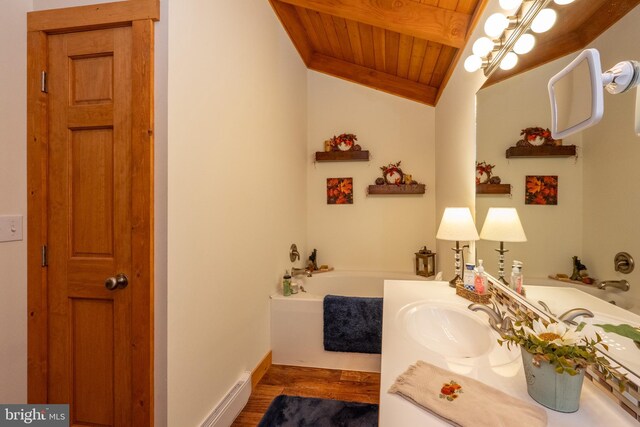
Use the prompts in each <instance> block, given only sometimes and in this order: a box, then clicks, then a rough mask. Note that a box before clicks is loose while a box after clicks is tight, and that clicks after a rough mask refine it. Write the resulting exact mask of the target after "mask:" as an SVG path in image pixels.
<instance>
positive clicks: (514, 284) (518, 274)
mask: <svg viewBox="0 0 640 427" xmlns="http://www.w3.org/2000/svg"><path fill="white" fill-rule="evenodd" d="M523 282H524V276H523V275H522V261H513V266H512V268H511V289H513V290H514V291H516V292H517V293H519V294H521V295H522V285H523Z"/></svg>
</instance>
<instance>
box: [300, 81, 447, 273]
mask: <svg viewBox="0 0 640 427" xmlns="http://www.w3.org/2000/svg"><path fill="white" fill-rule="evenodd" d="M434 118H435V109H434V108H433V107H428V106H425V105H423V104H419V103H416V102H413V101H408V100H405V99H402V98H399V97H396V96H392V95H388V94H386V93H383V92H379V91H376V90H373V89H369V88H366V87H364V86H360V85H354V84H352V83H349V82H345V81H343V80H340V79H336V78H334V77H329V76H326V75H324V74H320V73H316V72H313V71H310V72H309V79H308V124H309V127H308V132H307V134H308V140H307V158H306V162H305V163H306V165H307V169H308V172H307V188H306V200H307V212H308V226H307V228H308V245H309V250H312V249H313V248H316V249H318V261H319V262H320V263H321V264H328V265H331V266H334V267H336V268H338V269H351V270H375V271H404V272H411V271H413V269H414V258H415V256H414V255H413V254H414V252H416V251H417V250H418V249H419V248H420V247H422V246H423V245H427V246H428V247H429V248H432V249H435V238H434V237H435V200H436V194H435V170H436V168H435V158H434V150H435V122H434ZM341 133H354V134H356V135H357V137H358V143H359V144H360V145H361V146H362V148H363V149H364V150H369V152H370V155H371V158H370V160H369V161H368V162H328V163H313V159H314V154H315V152H316V151H323V143H324V141H325V140H326V139H329V138H330V137H332V136H334V135H339V134H341ZM397 161H402V164H401V165H400V167H401V168H402V170H403V171H404V172H405V173H410V174H411V175H412V176H413V179H415V180H416V181H418V182H420V183H424V184H426V186H427V191H426V194H424V195H397V196H380V195H378V196H375V195H371V196H367V187H368V185H369V184H374V183H375V179H376V178H378V177H381V176H382V171H381V170H380V167H381V166H383V165H387V164H389V163H396V162H397ZM339 177H352V178H353V204H352V205H328V204H327V195H326V180H327V178H339ZM295 198H296V200H297V201H298V202H301V203H304V199H305V198H304V194H299V195H296V197H295Z"/></svg>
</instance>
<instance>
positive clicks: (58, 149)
mask: <svg viewBox="0 0 640 427" xmlns="http://www.w3.org/2000/svg"><path fill="white" fill-rule="evenodd" d="M158 17H159V7H158V2H157V0H144V1H125V2H118V3H105V4H101V5H100V6H99V7H93V6H82V7H77V8H67V9H60V10H51V11H42V12H33V13H31V14H29V16H28V29H29V33H28V102H27V105H28V130H27V136H28V138H27V143H28V145H27V174H28V194H29V199H28V202H29V204H28V230H29V233H28V307H29V317H28V319H29V324H28V325H29V339H28V358H29V360H28V400H29V402H30V403H68V404H70V425H72V426H97V425H99V426H136V427H137V426H151V425H153V22H152V20H153V19H158ZM45 73H46V80H43V79H41V74H42V75H43V76H44V75H45ZM105 282H106V285H108V286H106V285H105Z"/></svg>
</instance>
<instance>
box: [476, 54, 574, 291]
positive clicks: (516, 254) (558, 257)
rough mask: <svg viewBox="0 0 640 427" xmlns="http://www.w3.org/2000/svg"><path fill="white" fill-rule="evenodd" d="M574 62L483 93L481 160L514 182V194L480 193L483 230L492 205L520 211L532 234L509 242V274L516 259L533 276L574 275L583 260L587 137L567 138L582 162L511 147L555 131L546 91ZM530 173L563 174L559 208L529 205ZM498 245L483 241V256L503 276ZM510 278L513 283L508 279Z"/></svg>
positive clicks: (480, 96) (559, 63)
mask: <svg viewBox="0 0 640 427" xmlns="http://www.w3.org/2000/svg"><path fill="white" fill-rule="evenodd" d="M569 62H570V60H569V59H566V58H564V59H560V60H558V61H554V62H552V63H549V64H546V65H544V66H542V67H538V68H536V69H534V70H531V71H529V72H527V73H524V74H520V75H517V76H515V77H512V78H510V79H507V80H504V81H502V82H500V83H498V84H495V85H492V86H489V87H488V88H485V89H482V90H480V91H479V92H478V95H477V99H478V114H477V135H478V139H477V159H478V160H479V161H486V162H488V163H490V164H492V165H495V166H496V167H495V169H494V174H495V175H498V176H500V178H501V179H502V182H503V183H505V184H511V196H510V197H509V196H505V195H488V194H487V195H478V196H477V198H476V220H477V225H478V232H480V230H481V228H482V224H483V223H484V220H485V217H486V215H487V210H488V209H489V207H504V206H510V207H515V208H516V209H517V210H518V215H519V216H520V220H521V222H522V226H523V228H524V230H525V233H526V235H527V242H526V243H505V247H506V249H508V250H509V252H508V253H507V254H506V255H505V259H506V262H505V264H506V271H507V274H510V272H511V264H512V260H514V259H517V260H520V261H523V262H524V270H523V271H524V273H525V274H526V275H527V276H528V277H547V275H549V274H555V273H567V272H568V273H571V271H570V268H571V257H572V256H573V255H577V256H580V257H582V256H583V254H582V251H581V249H582V169H583V164H584V157H583V156H582V152H581V148H580V146H581V141H580V140H581V138H580V136H579V134H578V135H577V136H571V137H569V138H565V140H564V141H563V144H564V145H570V144H576V145H578V158H577V159H576V158H575V157H569V158H566V157H562V158H549V157H547V158H511V159H507V158H506V157H505V151H506V150H507V148H509V147H511V146H514V145H516V142H517V141H518V140H519V139H520V138H521V136H520V131H521V130H522V129H524V128H527V127H538V126H539V127H543V128H549V127H551V108H550V104H549V95H548V93H547V91H546V88H547V82H548V81H549V78H550V77H551V76H553V75H554V74H556V73H557V72H558V71H559V70H560V69H562V68H563V67H564V66H565V65H567V64H568V63H569ZM526 175H558V204H557V205H556V206H541V205H525V203H524V197H525V176H526ZM498 246H499V243H498V242H491V241H487V240H481V241H479V242H478V244H477V248H478V257H479V258H481V259H484V261H485V264H484V265H485V266H486V268H487V271H488V272H490V273H492V274H497V271H498V267H497V264H498V260H497V253H496V252H495V251H494V249H495V248H497V247H498ZM507 280H508V279H507Z"/></svg>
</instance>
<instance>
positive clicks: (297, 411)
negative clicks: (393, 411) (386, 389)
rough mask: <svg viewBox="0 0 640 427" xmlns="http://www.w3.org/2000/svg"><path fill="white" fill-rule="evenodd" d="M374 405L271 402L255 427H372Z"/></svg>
mask: <svg viewBox="0 0 640 427" xmlns="http://www.w3.org/2000/svg"><path fill="white" fill-rule="evenodd" d="M377 425H378V405H376V404H370V403H355V402H344V401H342V400H331V399H317V398H311V397H298V396H286V395H284V394H281V395H280V396H278V397H276V398H275V399H273V402H271V405H269V409H267V412H266V413H265V414H264V416H263V417H262V419H261V420H260V424H258V427H307V426H308V427H374V426H377Z"/></svg>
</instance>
